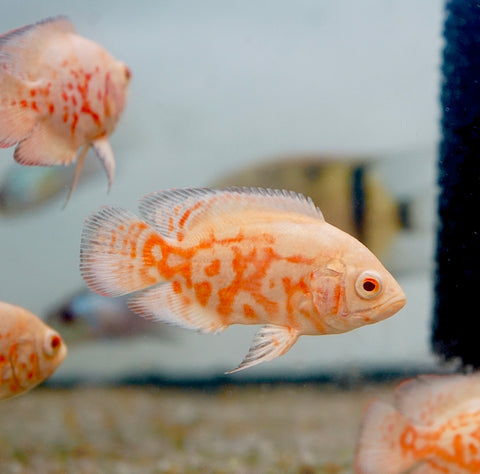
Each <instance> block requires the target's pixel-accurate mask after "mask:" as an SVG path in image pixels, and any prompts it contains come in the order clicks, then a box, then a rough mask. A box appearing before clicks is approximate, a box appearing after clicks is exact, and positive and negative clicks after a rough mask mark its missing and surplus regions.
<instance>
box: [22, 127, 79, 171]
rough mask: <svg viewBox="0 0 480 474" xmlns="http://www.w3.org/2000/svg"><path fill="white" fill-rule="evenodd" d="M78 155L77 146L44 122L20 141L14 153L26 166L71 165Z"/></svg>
mask: <svg viewBox="0 0 480 474" xmlns="http://www.w3.org/2000/svg"><path fill="white" fill-rule="evenodd" d="M76 155H77V148H76V147H75V146H74V145H73V144H72V143H69V141H68V140H67V139H66V138H65V137H63V136H62V135H59V134H57V133H55V131H54V130H53V129H52V128H51V127H50V126H48V125H47V124H46V123H42V122H39V123H37V124H36V125H35V126H34V127H33V129H32V131H31V132H30V133H29V134H28V135H27V136H26V137H25V138H24V139H23V140H21V141H20V143H19V144H18V146H17V148H15V152H14V154H13V156H14V158H15V161H16V162H17V163H19V164H21V165H26V166H52V165H58V164H63V165H69V164H70V163H72V161H74V160H75V158H76Z"/></svg>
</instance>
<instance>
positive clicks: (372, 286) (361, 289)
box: [355, 272, 383, 300]
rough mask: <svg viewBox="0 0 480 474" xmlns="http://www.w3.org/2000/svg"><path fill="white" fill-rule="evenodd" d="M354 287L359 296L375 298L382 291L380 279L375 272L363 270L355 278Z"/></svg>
mask: <svg viewBox="0 0 480 474" xmlns="http://www.w3.org/2000/svg"><path fill="white" fill-rule="evenodd" d="M355 289H356V290H357V293H358V295H359V296H360V297H361V298H364V299H367V300H369V299H372V298H376V297H377V296H379V295H380V294H381V293H382V291H383V286H382V279H381V277H380V275H378V274H377V273H376V272H363V273H362V274H361V275H360V276H359V277H358V278H357V281H356V283H355Z"/></svg>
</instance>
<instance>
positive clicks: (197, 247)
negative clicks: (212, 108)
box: [80, 188, 405, 372]
mask: <svg viewBox="0 0 480 474" xmlns="http://www.w3.org/2000/svg"><path fill="white" fill-rule="evenodd" d="M140 213H141V215H142V217H143V218H144V220H145V221H142V220H140V219H138V218H137V217H136V216H135V215H134V214H132V213H130V212H128V211H126V210H123V209H121V208H115V207H109V206H107V207H104V208H102V209H100V210H99V211H98V212H96V213H94V214H93V215H91V216H90V217H89V218H88V219H87V220H86V222H85V224H84V228H83V233H82V242H81V259H80V260H81V262H80V268H81V272H82V275H83V278H84V280H85V282H86V283H87V286H88V287H89V288H90V289H91V290H92V291H95V292H96V293H99V294H102V295H106V296H119V295H122V294H128V293H131V292H134V291H138V290H144V291H141V292H139V293H137V294H136V295H135V296H134V297H133V298H131V299H130V307H131V308H132V309H133V310H134V311H135V312H137V313H139V314H142V315H144V316H146V317H149V318H152V319H155V320H159V321H162V322H166V323H171V324H175V325H178V326H182V327H185V328H190V329H196V330H200V331H203V332H218V331H221V330H223V329H225V328H226V327H228V326H229V325H231V324H266V325H265V326H264V327H262V328H261V329H260V330H259V332H258V333H257V335H256V337H255V340H254V343H253V346H252V347H251V349H250V351H249V353H248V354H247V356H246V358H245V359H244V360H243V362H242V363H241V364H240V366H239V367H238V368H237V369H235V370H240V369H244V368H247V367H251V366H253V365H256V364H258V363H260V362H263V361H267V360H271V359H274V358H275V357H277V356H279V355H282V354H284V353H285V352H287V351H288V350H289V349H290V348H291V347H292V346H293V344H295V342H296V341H297V339H298V337H299V336H300V335H302V334H331V333H341V332H345V331H349V330H352V329H355V328H357V327H359V326H363V325H365V324H371V323H374V322H377V321H380V320H382V319H385V318H387V317H389V316H391V315H393V314H394V313H395V312H397V311H398V310H399V309H401V308H402V307H403V306H404V304H405V295H404V293H403V291H402V290H401V288H400V286H399V285H398V283H397V282H396V281H395V280H394V278H393V277H392V276H391V275H390V274H389V273H388V272H387V271H386V270H385V268H384V267H383V266H382V264H381V263H380V262H379V261H378V260H377V258H376V257H375V256H374V255H373V254H372V253H371V252H370V251H369V250H368V249H367V248H366V247H364V246H363V245H362V244H361V243H360V242H359V241H358V240H356V239H354V238H353V237H351V236H350V235H348V234H346V233H345V232H342V231H341V230H339V229H337V228H336V227H333V226H331V225H330V224H327V223H326V222H325V220H324V219H323V216H322V214H321V212H320V211H319V210H318V208H316V207H315V206H314V205H313V203H312V201H311V200H309V199H307V198H305V197H304V196H302V195H297V194H295V193H293V192H289V191H278V190H263V189H246V188H244V189H230V190H213V189H209V188H203V189H179V190H172V191H165V192H159V193H153V194H150V195H147V196H146V197H144V198H143V199H142V200H141V202H140ZM158 283H163V284H161V285H157V284H158ZM154 285H157V286H154ZM152 286H154V287H153V288H149V287H152ZM232 372H233V371H232Z"/></svg>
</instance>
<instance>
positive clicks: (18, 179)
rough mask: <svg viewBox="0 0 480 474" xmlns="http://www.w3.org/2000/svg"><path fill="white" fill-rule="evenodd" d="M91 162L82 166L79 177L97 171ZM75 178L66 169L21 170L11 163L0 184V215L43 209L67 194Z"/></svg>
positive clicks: (41, 168) (72, 169) (30, 168)
mask: <svg viewBox="0 0 480 474" xmlns="http://www.w3.org/2000/svg"><path fill="white" fill-rule="evenodd" d="M97 168H98V166H96V163H94V162H93V161H90V162H88V163H86V164H85V166H84V167H83V178H85V177H86V176H89V175H92V174H93V173H94V172H96V171H97ZM74 175H75V169H74V167H73V166H72V165H70V166H56V167H25V166H19V165H17V164H16V163H14V164H13V165H12V166H11V167H9V168H8V169H7V171H6V173H5V174H4V175H3V176H2V178H1V181H0V215H7V216H16V215H18V214H21V213H24V212H28V211H32V210H35V209H37V208H38V207H40V206H43V205H44V204H46V203H47V202H48V201H50V200H51V199H53V198H55V197H56V196H57V195H58V194H60V193H65V192H67V191H68V187H69V186H70V184H71V183H72V180H73V178H74Z"/></svg>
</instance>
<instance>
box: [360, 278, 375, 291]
mask: <svg viewBox="0 0 480 474" xmlns="http://www.w3.org/2000/svg"><path fill="white" fill-rule="evenodd" d="M377 288H378V281H376V280H373V279H371V278H368V279H366V280H365V281H364V282H363V289H364V290H365V291H367V292H369V293H370V292H372V291H375V290H377Z"/></svg>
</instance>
